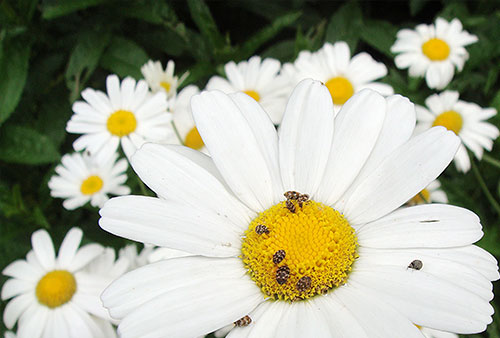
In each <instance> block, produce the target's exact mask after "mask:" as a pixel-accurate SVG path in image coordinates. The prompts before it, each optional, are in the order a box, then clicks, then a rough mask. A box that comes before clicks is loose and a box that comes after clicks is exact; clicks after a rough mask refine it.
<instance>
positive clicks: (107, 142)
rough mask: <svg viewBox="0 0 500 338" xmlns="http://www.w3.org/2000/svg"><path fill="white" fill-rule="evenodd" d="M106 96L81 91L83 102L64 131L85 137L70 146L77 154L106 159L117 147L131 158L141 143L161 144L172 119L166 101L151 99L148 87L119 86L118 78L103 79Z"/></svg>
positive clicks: (129, 81) (141, 83)
mask: <svg viewBox="0 0 500 338" xmlns="http://www.w3.org/2000/svg"><path fill="white" fill-rule="evenodd" d="M106 88H107V95H106V94H104V93H103V92H101V91H99V90H94V89H91V88H87V89H85V90H84V91H82V97H83V99H84V100H85V101H86V102H85V101H77V102H75V103H74V104H73V112H74V114H73V116H72V117H71V119H70V120H69V122H68V125H67V126H66V131H67V132H69V133H74V134H84V135H83V136H80V137H79V138H78V139H76V141H75V142H74V143H73V147H74V148H75V150H76V151H80V150H83V149H86V150H88V151H89V152H90V153H91V154H93V155H94V154H96V155H97V156H98V157H99V158H101V159H107V158H109V157H111V156H112V154H113V153H114V152H116V150H117V149H118V146H119V144H121V145H122V148H123V150H124V152H125V154H126V155H127V157H130V156H131V155H132V154H133V153H134V152H135V150H136V149H137V148H138V147H140V146H141V145H142V144H143V143H144V142H146V141H151V142H161V141H163V140H165V139H166V138H167V137H168V136H169V133H171V128H170V121H171V116H170V114H168V113H167V97H166V95H165V93H163V92H158V93H156V94H155V95H151V93H149V90H148V85H147V83H146V82H145V81H143V80H141V81H139V82H137V83H136V82H135V80H134V79H132V78H130V77H127V78H125V79H124V80H123V81H122V82H121V84H120V80H119V79H118V76H116V75H109V76H108V77H107V79H106Z"/></svg>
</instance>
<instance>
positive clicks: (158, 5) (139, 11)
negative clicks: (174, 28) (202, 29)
mask: <svg viewBox="0 0 500 338" xmlns="http://www.w3.org/2000/svg"><path fill="white" fill-rule="evenodd" d="M120 5H121V6H120ZM117 10H119V11H120V14H122V15H124V16H127V17H131V18H136V19H139V20H143V21H146V22H149V23H152V24H156V25H159V24H162V23H166V22H167V21H177V17H176V15H175V12H174V11H173V9H172V8H171V7H170V5H169V4H168V3H166V2H165V1H158V0H135V1H132V2H123V3H121V4H119V6H117Z"/></svg>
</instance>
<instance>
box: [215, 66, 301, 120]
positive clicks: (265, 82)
mask: <svg viewBox="0 0 500 338" xmlns="http://www.w3.org/2000/svg"><path fill="white" fill-rule="evenodd" d="M280 69H281V63H280V62H279V61H278V60H276V59H271V58H266V59H264V60H262V59H261V58H260V56H252V57H251V58H250V59H248V61H241V62H239V63H238V64H236V63H234V61H231V62H229V63H227V64H226V65H225V66H224V70H225V72H226V77H227V80H226V79H224V78H222V77H220V76H214V77H212V78H211V79H210V80H209V81H208V83H207V86H206V89H209V90H212V89H218V90H221V91H223V92H224V93H228V94H229V93H234V92H243V93H245V94H247V95H248V96H250V97H251V98H253V99H254V100H255V101H257V102H259V103H260V105H261V106H262V108H264V111H266V112H267V113H268V114H269V117H270V118H271V120H272V121H273V123H274V124H279V123H280V122H281V117H282V115H283V110H284V108H285V105H286V99H287V97H288V95H290V92H291V90H292V89H293V88H292V87H290V84H289V83H288V80H287V79H286V77H284V76H282V75H279V72H280Z"/></svg>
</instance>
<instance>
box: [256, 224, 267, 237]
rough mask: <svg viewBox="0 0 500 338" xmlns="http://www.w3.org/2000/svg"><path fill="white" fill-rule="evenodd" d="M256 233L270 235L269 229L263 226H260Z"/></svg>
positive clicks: (257, 227)
mask: <svg viewBox="0 0 500 338" xmlns="http://www.w3.org/2000/svg"><path fill="white" fill-rule="evenodd" d="M255 232H256V233H257V234H258V235H262V234H268V233H269V229H268V228H267V227H266V226H265V225H263V224H259V225H257V226H256V227H255Z"/></svg>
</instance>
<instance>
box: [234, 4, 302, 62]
mask: <svg viewBox="0 0 500 338" xmlns="http://www.w3.org/2000/svg"><path fill="white" fill-rule="evenodd" d="M300 15H301V12H292V13H288V14H285V15H282V16H280V17H277V18H276V19H275V20H274V21H273V22H272V23H271V24H270V25H268V26H266V27H264V28H263V29H262V30H260V31H259V32H257V33H256V34H255V35H253V36H252V37H251V38H250V39H248V40H247V41H246V42H245V43H244V44H243V45H242V46H241V48H240V49H239V52H238V54H239V58H238V59H246V58H249V57H250V56H252V55H253V54H255V51H256V50H257V49H258V48H259V47H260V46H262V45H263V44H264V43H266V42H268V41H269V40H271V39H272V38H274V37H275V36H276V35H277V34H278V33H279V32H281V31H282V30H283V29H284V28H286V27H289V26H291V25H293V24H294V23H295V21H297V19H298V18H299V17H300Z"/></svg>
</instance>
